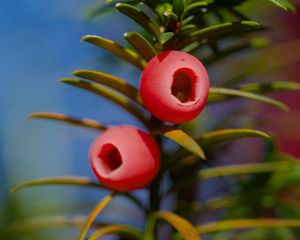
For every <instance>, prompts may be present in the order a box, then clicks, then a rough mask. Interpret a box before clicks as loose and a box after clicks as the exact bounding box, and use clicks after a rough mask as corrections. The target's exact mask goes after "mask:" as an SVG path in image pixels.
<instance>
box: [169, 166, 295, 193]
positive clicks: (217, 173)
mask: <svg viewBox="0 0 300 240" xmlns="http://www.w3.org/2000/svg"><path fill="white" fill-rule="evenodd" d="M290 169H291V164H290V163H289V162H284V161H282V162H275V163H263V162H262V163H243V164H235V165H228V166H220V167H213V168H208V169H204V170H200V171H199V172H198V174H197V175H196V176H191V177H189V178H185V179H184V180H182V181H180V182H178V183H177V184H175V185H174V186H173V187H172V188H171V189H170V190H169V191H168V192H173V191H175V190H176V191H177V190H179V189H182V188H184V187H186V186H188V185H191V184H193V183H195V182H198V181H199V180H205V179H209V178H215V177H224V176H230V175H244V174H257V173H265V172H276V171H289V170H290Z"/></svg>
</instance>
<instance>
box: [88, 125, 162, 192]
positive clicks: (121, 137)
mask: <svg viewBox="0 0 300 240" xmlns="http://www.w3.org/2000/svg"><path fill="white" fill-rule="evenodd" d="M159 158H160V151H159V148H158V145H157V143H156V142H155V140H154V139H153V138H152V137H151V136H150V135H149V134H148V133H146V132H144V131H142V130H140V129H137V128H134V127H131V126H127V125H121V126H116V127H112V128H109V129H108V130H106V131H105V132H104V133H103V134H101V135H100V136H98V137H97V138H96V139H95V141H94V142H93V144H92V145H91V149H90V164H91V166H92V169H93V171H94V173H95V175H96V177H97V178H98V180H99V181H100V182H101V183H102V184H103V185H105V186H106V187H108V188H111V189H113V190H117V191H122V192H125V191H130V190H134V189H137V188H142V187H144V186H146V185H147V184H148V183H149V182H151V180H152V179H153V178H154V177H155V175H156V174H157V172H158V169H159Z"/></svg>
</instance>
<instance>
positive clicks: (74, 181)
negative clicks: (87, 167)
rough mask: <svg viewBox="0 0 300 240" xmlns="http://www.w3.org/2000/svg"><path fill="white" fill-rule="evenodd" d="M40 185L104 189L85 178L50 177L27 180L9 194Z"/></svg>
mask: <svg viewBox="0 0 300 240" xmlns="http://www.w3.org/2000/svg"><path fill="white" fill-rule="evenodd" d="M41 185H74V186H85V187H96V188H104V186H102V185H101V184H99V183H97V182H93V181H91V180H90V179H88V178H85V177H52V178H40V179H35V180H29V181H25V182H22V183H19V184H18V185H16V186H14V187H13V188H12V189H11V192H16V191H18V190H21V189H23V188H27V187H33V186H41Z"/></svg>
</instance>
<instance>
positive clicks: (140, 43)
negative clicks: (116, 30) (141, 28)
mask: <svg viewBox="0 0 300 240" xmlns="http://www.w3.org/2000/svg"><path fill="white" fill-rule="evenodd" d="M124 37H125V39H126V40H127V41H128V42H129V43H130V44H131V46H133V47H134V48H135V49H136V50H137V51H138V52H139V53H140V54H141V56H143V57H144V59H145V60H146V61H147V62H148V61H150V60H151V59H152V58H153V57H155V56H156V54H157V53H156V50H155V49H154V47H153V46H152V44H151V43H149V42H148V40H147V39H146V38H144V37H143V35H141V34H139V33H138V32H127V33H125V34H124Z"/></svg>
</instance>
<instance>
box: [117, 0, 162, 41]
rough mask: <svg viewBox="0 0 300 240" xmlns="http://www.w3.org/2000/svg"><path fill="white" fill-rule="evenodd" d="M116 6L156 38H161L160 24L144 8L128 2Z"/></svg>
mask: <svg viewBox="0 0 300 240" xmlns="http://www.w3.org/2000/svg"><path fill="white" fill-rule="evenodd" d="M116 8H117V9H118V10H119V11H120V12H121V13H123V14H125V15H126V16H128V17H129V18H131V19H132V20H133V21H135V22H137V23H138V24H139V25H141V26H142V27H143V28H144V29H145V30H146V31H147V32H149V33H150V34H151V35H153V36H154V37H155V38H156V39H159V36H160V30H159V26H158V25H157V24H156V23H155V22H154V21H152V19H151V18H150V17H149V16H147V15H146V14H145V13H144V12H143V11H142V10H140V9H138V8H137V7H135V6H132V5H129V4H126V3H117V4H116Z"/></svg>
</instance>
